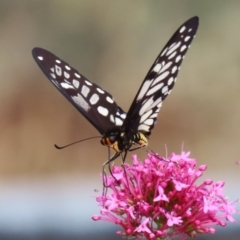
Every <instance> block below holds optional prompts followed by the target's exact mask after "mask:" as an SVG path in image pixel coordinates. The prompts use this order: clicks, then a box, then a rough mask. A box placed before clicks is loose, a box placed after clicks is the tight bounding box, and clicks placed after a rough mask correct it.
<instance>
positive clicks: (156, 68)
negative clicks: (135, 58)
mask: <svg viewBox="0 0 240 240" xmlns="http://www.w3.org/2000/svg"><path fill="white" fill-rule="evenodd" d="M161 67H162V66H161V64H160V63H158V64H156V65H155V66H154V68H153V72H159V71H160V69H161Z"/></svg>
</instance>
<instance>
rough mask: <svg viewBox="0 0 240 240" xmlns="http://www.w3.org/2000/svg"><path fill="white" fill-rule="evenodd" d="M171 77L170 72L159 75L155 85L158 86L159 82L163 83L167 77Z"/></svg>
mask: <svg viewBox="0 0 240 240" xmlns="http://www.w3.org/2000/svg"><path fill="white" fill-rule="evenodd" d="M168 75H169V71H166V72H164V73H162V74H161V75H159V76H158V77H157V78H156V79H155V80H154V83H153V85H155V84H157V83H158V82H160V81H162V80H163V79H165V78H166V77H167V76H168Z"/></svg>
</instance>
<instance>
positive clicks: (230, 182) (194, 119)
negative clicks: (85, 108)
mask: <svg viewBox="0 0 240 240" xmlns="http://www.w3.org/2000/svg"><path fill="white" fill-rule="evenodd" d="M239 9H240V2H239V1H237V0H235V1H234V0H233V1H224V0H219V1H187V0H178V1H173V0H168V1H141V0H139V1H126V0H123V1H110V0H105V1H80V0H79V1H57V0H55V1H54V0H51V1H43V0H41V1H40V0H35V1H31V0H22V1H14V0H2V1H0V33H1V34H0V46H1V47H0V91H1V93H0V99H1V100H0V116H1V117H0V166H1V167H0V240H2V239H16V240H18V239H35V240H36V239H43V240H45V239H120V237H117V236H115V231H116V230H119V228H118V227H116V226H113V225H111V224H107V223H104V222H93V221H92V220H91V216H92V215H93V214H98V213H99V210H100V209H99V207H98V206H97V203H96V202H95V200H94V196H96V195H97V194H101V191H102V181H101V179H100V172H101V168H102V163H103V162H104V161H106V159H107V148H104V147H103V146H101V144H100V143H99V140H98V139H97V140H96V139H95V140H91V141H88V142H84V143H81V144H78V145H75V146H72V147H69V148H67V149H64V150H61V151H59V150H56V149H55V148H54V146H53V145H54V144H55V143H57V144H59V145H64V144H68V143H71V142H73V141H76V140H79V139H83V138H87V137H91V136H96V135H99V133H98V132H97V131H96V130H95V129H94V127H93V126H91V125H90V123H88V122H87V121H86V119H85V118H84V117H82V116H81V114H80V113H79V112H78V111H77V110H76V109H75V108H74V107H73V106H71V104H70V103H69V102H68V101H66V99H65V98H64V97H63V96H62V95H61V94H60V93H59V92H58V91H57V90H56V89H55V88H54V87H53V86H52V84H51V83H50V82H49V81H48V80H47V78H46V77H45V75H44V74H43V73H42V72H41V70H40V69H39V67H38V66H37V64H36V63H35V61H34V60H33V58H32V54H31V50H32V48H33V47H36V46H38V47H43V48H45V49H48V50H49V51H51V52H53V53H55V54H56V55H57V56H59V57H60V58H62V59H64V60H65V61H66V62H68V63H69V64H70V65H71V66H73V67H75V68H76V69H78V71H79V72H81V73H82V74H83V75H85V76H86V77H87V78H88V79H89V80H91V81H93V82H95V83H97V84H99V85H100V86H101V87H102V88H103V89H105V90H107V91H108V92H110V93H111V94H112V95H113V96H114V98H115V100H116V102H117V103H118V104H119V105H120V106H121V107H122V108H123V109H124V110H125V111H127V110H128V108H129V106H130V104H131V102H132V100H133V98H134V96H135V94H136V92H137V90H138V88H139V87H140V84H141V82H142V80H143V79H144V77H145V75H146V73H147V72H148V70H149V68H150V66H151V65H152V63H153V61H154V60H155V58H156V56H157V55H158V54H159V52H160V51H161V49H162V48H163V46H164V45H165V44H166V42H167V41H168V39H169V38H170V37H171V35H172V34H173V33H174V32H175V30H176V29H177V28H178V27H179V26H180V25H181V24H182V23H183V22H184V21H186V20H187V19H189V18H190V17H192V16H194V15H198V16H199V17H200V28H199V30H198V33H197V37H196V38H195V40H194V42H193V43H192V46H191V50H190V51H189V52H188V53H187V56H186V59H185V61H184V62H183V64H182V67H181V71H180V74H179V77H178V81H177V84H176V86H175V88H174V90H173V92H172V94H171V96H170V97H169V98H167V100H166V101H164V104H163V107H162V109H161V111H160V114H159V117H158V123H157V125H156V127H155V128H154V130H153V132H152V135H151V138H150V143H149V144H150V147H151V148H152V149H153V150H154V151H156V152H158V153H160V154H162V155H164V156H165V154H166V151H165V144H166V145H167V149H168V153H171V152H173V151H174V152H176V153H180V151H181V149H182V143H183V142H184V150H185V151H191V156H192V157H194V158H197V160H198V163H199V165H201V164H207V165H208V170H207V171H206V173H205V175H204V176H203V177H202V180H205V179H207V178H211V179H213V180H214V181H218V180H224V181H225V182H226V185H225V194H226V195H227V196H229V199H230V200H232V201H233V200H235V199H237V198H238V197H239V195H240V167H239V166H236V164H235V162H236V161H237V160H240V148H239V144H240V126H239V125H240V124H239V123H240V48H239V42H240V27H239V24H240V14H239V13H240V12H239ZM137 153H138V155H139V157H141V158H142V159H143V158H144V157H145V156H146V153H145V152H144V151H138V152H137ZM127 161H128V162H131V157H130V155H129V157H128V160H127ZM116 163H117V164H120V159H118V160H117V161H116ZM96 189H97V190H98V191H99V192H98V193H96V192H95V190H96ZM236 218H238V217H237V216H236ZM239 220H240V219H239ZM93 229H94V230H93ZM239 235H240V228H239V223H236V224H231V223H229V225H228V226H227V227H225V228H221V229H218V230H217V234H215V235H212V236H210V237H211V239H226V238H227V239H229V240H230V239H239ZM210 237H209V236H201V237H199V238H198V239H210Z"/></svg>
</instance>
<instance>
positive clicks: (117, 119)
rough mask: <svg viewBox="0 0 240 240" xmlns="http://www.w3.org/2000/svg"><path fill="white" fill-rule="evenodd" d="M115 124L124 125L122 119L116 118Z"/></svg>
mask: <svg viewBox="0 0 240 240" xmlns="http://www.w3.org/2000/svg"><path fill="white" fill-rule="evenodd" d="M115 124H116V126H122V124H123V121H122V119H120V118H118V117H115Z"/></svg>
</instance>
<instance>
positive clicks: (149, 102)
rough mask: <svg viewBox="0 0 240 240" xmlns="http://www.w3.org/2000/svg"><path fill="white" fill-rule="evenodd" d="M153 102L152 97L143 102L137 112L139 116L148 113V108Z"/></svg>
mask: <svg viewBox="0 0 240 240" xmlns="http://www.w3.org/2000/svg"><path fill="white" fill-rule="evenodd" d="M153 102H154V101H153V97H151V98H149V99H148V100H147V101H146V102H144V103H143V105H142V106H141V109H140V111H139V115H140V116H142V115H143V114H144V113H145V112H146V111H148V108H149V107H150V106H151V105H152V104H153Z"/></svg>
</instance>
